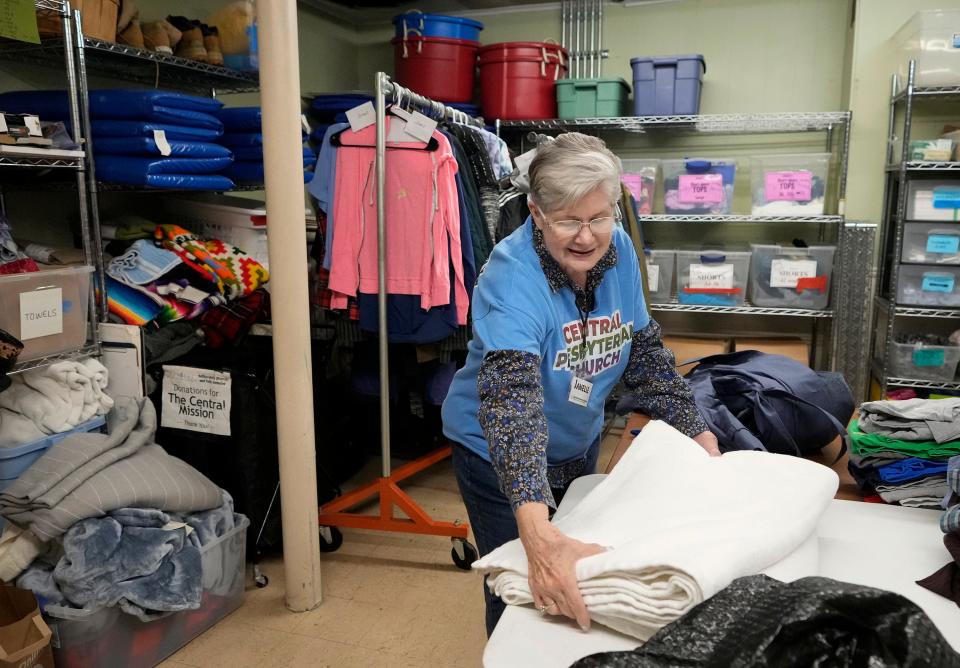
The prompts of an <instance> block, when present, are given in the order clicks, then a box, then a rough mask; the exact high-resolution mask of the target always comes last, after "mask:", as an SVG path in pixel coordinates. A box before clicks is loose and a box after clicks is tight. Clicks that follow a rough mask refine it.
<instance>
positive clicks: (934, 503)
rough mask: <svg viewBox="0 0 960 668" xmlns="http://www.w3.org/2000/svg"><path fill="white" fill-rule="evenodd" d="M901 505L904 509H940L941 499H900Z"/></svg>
mask: <svg viewBox="0 0 960 668" xmlns="http://www.w3.org/2000/svg"><path fill="white" fill-rule="evenodd" d="M899 503H900V505H901V506H903V507H904V508H930V509H931V510H933V509H935V508H940V499H938V498H937V497H935V496H918V497H910V498H907V499H900V502H899Z"/></svg>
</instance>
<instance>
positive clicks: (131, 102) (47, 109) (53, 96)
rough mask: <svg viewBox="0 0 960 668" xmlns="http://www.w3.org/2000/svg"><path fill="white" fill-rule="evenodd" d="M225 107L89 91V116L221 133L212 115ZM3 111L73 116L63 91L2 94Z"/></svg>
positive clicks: (172, 96) (186, 98)
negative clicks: (183, 126) (179, 126)
mask: <svg viewBox="0 0 960 668" xmlns="http://www.w3.org/2000/svg"><path fill="white" fill-rule="evenodd" d="M222 106H223V103H222V102H220V101H219V100H214V99H211V98H204V97H195V96H193V95H184V94H182V93H170V92H167V91H155V90H146V91H138V90H119V89H118V90H93V91H90V115H91V116H92V117H93V118H96V119H104V118H113V119H120V120H126V119H130V120H140V121H154V122H158V123H171V124H174V125H187V126H190V127H200V128H209V129H213V130H217V131H220V130H222V129H223V124H222V123H221V122H220V119H218V118H217V117H216V116H213V115H211V114H212V113H213V112H215V111H217V110H218V109H219V108H220V107H222ZM0 109H3V110H4V111H9V112H14V113H32V114H39V115H40V116H42V117H44V118H49V119H53V120H69V117H70V105H69V102H68V99H67V93H66V92H65V91H62V90H46V91H45V90H36V91H17V92H12V93H3V94H0Z"/></svg>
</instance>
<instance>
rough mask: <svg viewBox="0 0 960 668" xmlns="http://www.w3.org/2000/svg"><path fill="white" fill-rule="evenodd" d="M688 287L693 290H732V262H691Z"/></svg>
mask: <svg viewBox="0 0 960 668" xmlns="http://www.w3.org/2000/svg"><path fill="white" fill-rule="evenodd" d="M690 287H691V288H692V289H694V290H732V289H733V265H732V264H691V265H690Z"/></svg>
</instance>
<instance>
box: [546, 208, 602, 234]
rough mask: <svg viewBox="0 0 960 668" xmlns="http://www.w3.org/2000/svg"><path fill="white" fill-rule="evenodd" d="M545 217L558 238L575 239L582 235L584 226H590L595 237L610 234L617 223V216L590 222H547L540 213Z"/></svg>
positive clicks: (595, 219)
mask: <svg viewBox="0 0 960 668" xmlns="http://www.w3.org/2000/svg"><path fill="white" fill-rule="evenodd" d="M540 215H541V216H543V219H544V220H545V221H546V222H547V224H548V225H550V227H551V228H552V229H553V231H554V232H555V233H556V235H557V236H558V237H563V238H568V237H575V236H577V235H578V234H580V229H581V228H582V227H583V226H584V225H589V226H590V231H591V232H592V233H593V234H595V235H601V234H609V233H610V231H611V230H613V225H614V223H616V222H617V217H616V216H603V217H601V218H594V219H593V220H590V221H586V222H584V221H582V220H554V221H550V220H547V217H546V216H544V215H543V212H541V213H540Z"/></svg>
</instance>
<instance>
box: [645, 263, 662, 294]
mask: <svg viewBox="0 0 960 668" xmlns="http://www.w3.org/2000/svg"><path fill="white" fill-rule="evenodd" d="M647 288H648V289H649V290H650V292H657V291H658V290H659V289H660V265H658V264H648V265H647Z"/></svg>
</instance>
